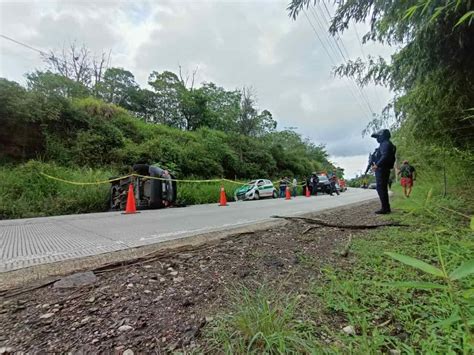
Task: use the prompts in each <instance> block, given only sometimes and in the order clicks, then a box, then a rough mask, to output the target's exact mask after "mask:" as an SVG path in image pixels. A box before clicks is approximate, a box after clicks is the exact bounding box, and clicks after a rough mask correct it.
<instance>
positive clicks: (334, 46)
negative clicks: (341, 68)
mask: <svg viewBox="0 0 474 355" xmlns="http://www.w3.org/2000/svg"><path fill="white" fill-rule="evenodd" d="M320 10H321V14H322V15H323V19H324V22H325V23H326V24H327V26H329V22H328V20H327V19H326V17H325V16H324V14H323V13H322V9H321V8H320ZM310 11H311V13H312V15H313V17H314V19H315V21H316V22H317V23H318V25H319V28H320V29H321V30H322V31H323V32H326V31H325V29H324V25H323V20H321V18H320V17H319V15H318V13H317V12H316V10H315V9H314V8H311V7H310ZM326 39H327V40H328V42H329V43H330V47H331V48H332V50H333V51H334V53H335V55H336V57H337V56H340V57H341V58H342V60H343V62H344V63H346V65H347V58H346V56H345V55H344V53H343V51H342V49H341V47H340V46H339V44H338V43H337V41H336V40H335V38H334V37H331V36H329V35H328V34H326ZM331 40H332V41H331ZM331 44H332V46H331ZM336 49H337V50H336ZM344 49H345V48H344ZM345 51H346V54H347V49H345ZM347 57H348V55H347ZM349 79H350V81H352V83H353V84H354V85H355V86H356V95H354V94H353V93H352V94H353V96H355V98H356V100H359V99H357V96H358V95H357V93H358V94H359V95H360V98H361V99H362V101H363V102H364V103H365V105H366V106H367V108H368V113H369V116H371V115H372V116H373V115H374V110H373V109H372V106H371V105H370V103H369V100H368V98H367V96H366V95H365V93H364V92H363V91H362V89H361V88H360V87H359V85H357V83H356V81H355V80H354V78H352V77H350V78H349ZM349 88H350V86H349ZM350 90H351V89H350ZM363 106H364V105H363ZM364 111H365V110H364Z"/></svg>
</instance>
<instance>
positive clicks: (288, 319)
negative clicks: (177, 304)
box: [207, 285, 320, 354]
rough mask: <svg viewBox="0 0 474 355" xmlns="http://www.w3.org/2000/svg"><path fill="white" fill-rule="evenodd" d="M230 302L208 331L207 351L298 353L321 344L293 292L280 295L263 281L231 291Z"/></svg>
mask: <svg viewBox="0 0 474 355" xmlns="http://www.w3.org/2000/svg"><path fill="white" fill-rule="evenodd" d="M230 297H231V303H232V306H231V308H230V310H229V312H228V313H227V314H226V315H223V316H221V317H219V318H218V319H217V320H216V321H215V322H214V324H213V328H212V329H211V330H210V332H209V333H208V337H209V338H208V346H209V349H207V351H209V352H217V353H220V352H224V353H226V354H242V353H250V354H261V353H271V354H283V353H285V354H301V353H309V352H312V351H313V350H314V349H318V348H320V346H319V344H318V342H317V340H316V338H315V337H314V329H313V326H312V324H311V323H310V322H308V321H307V320H304V319H303V317H302V316H303V315H302V313H301V312H298V311H297V310H298V308H300V307H301V304H302V300H301V299H300V298H299V297H298V296H295V295H286V296H283V297H282V296H281V295H279V294H278V293H277V292H275V290H271V289H270V288H268V287H267V286H265V285H262V286H261V287H259V288H258V289H256V290H250V289H248V288H246V287H244V286H241V287H240V288H237V289H235V290H233V291H231V294H230Z"/></svg>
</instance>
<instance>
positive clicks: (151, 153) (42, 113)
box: [0, 79, 330, 179]
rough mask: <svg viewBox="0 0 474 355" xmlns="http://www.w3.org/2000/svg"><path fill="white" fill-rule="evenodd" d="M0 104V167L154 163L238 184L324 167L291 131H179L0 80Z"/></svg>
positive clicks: (317, 153)
mask: <svg viewBox="0 0 474 355" xmlns="http://www.w3.org/2000/svg"><path fill="white" fill-rule="evenodd" d="M0 98H2V99H3V100H4V101H5V103H6V105H5V106H4V107H3V108H1V110H2V113H3V114H2V116H0V121H1V122H0V124H2V127H5V130H4V131H3V134H2V135H5V139H3V140H2V144H3V145H4V146H3V147H2V148H4V149H2V151H1V152H0V154H1V156H0V159H3V160H10V161H14V162H21V161H26V160H28V159H38V158H41V159H43V160H45V161H53V162H57V163H59V164H61V165H65V166H68V167H77V166H79V167H95V168H103V167H104V166H110V168H111V169H114V170H121V169H122V168H124V167H127V166H130V165H132V164H133V163H136V162H143V163H150V164H161V165H163V166H166V167H168V168H170V169H171V170H173V171H174V172H175V174H177V175H178V176H181V177H183V176H185V177H190V176H194V177H202V178H210V177H227V178H244V179H247V178H256V177H277V176H278V175H280V174H282V173H285V174H288V175H299V176H303V175H305V174H308V173H309V172H311V171H312V170H313V169H314V168H323V167H330V164H329V162H328V160H327V154H326V152H325V151H324V148H323V147H315V146H313V145H311V143H309V142H306V141H304V140H303V139H302V138H301V137H300V136H299V135H298V134H296V133H294V132H288V131H283V132H271V133H267V134H266V135H264V136H262V137H259V138H256V137H250V136H244V135H241V134H238V133H232V132H231V133H224V132H222V131H216V130H212V129H209V128H206V127H202V128H198V129H196V130H195V131H183V130H180V129H177V128H171V127H168V126H165V125H160V124H152V123H145V122H143V121H141V120H140V119H139V118H136V117H134V116H132V115H131V114H129V113H128V112H127V111H126V110H124V109H123V108H120V107H117V106H115V105H112V104H107V103H104V102H102V101H100V100H97V99H94V98H91V97H88V98H82V99H67V98H64V97H61V96H55V95H52V94H51V93H50V92H49V91H48V95H45V94H44V93H40V92H36V91H28V90H25V89H24V88H22V87H21V86H19V85H17V84H16V83H13V82H9V81H7V80H5V79H0ZM8 137H10V138H9V139H7V138H8ZM12 137H13V138H12ZM15 137H17V138H15Z"/></svg>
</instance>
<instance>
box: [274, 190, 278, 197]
mask: <svg viewBox="0 0 474 355" xmlns="http://www.w3.org/2000/svg"><path fill="white" fill-rule="evenodd" d="M273 198H278V192H277V191H276V190H273Z"/></svg>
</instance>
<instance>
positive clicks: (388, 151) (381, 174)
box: [371, 129, 397, 214]
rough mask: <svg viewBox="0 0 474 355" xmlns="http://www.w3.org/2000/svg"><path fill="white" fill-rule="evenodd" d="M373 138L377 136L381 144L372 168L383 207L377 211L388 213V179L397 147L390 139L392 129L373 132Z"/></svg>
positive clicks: (378, 212)
mask: <svg viewBox="0 0 474 355" xmlns="http://www.w3.org/2000/svg"><path fill="white" fill-rule="evenodd" d="M371 137H372V138H376V139H377V142H378V143H379V144H380V145H379V148H378V151H377V154H376V156H375V157H374V164H373V166H372V170H373V171H374V172H375V182H376V183H377V193H378V195H379V198H380V203H381V205H382V208H381V209H380V210H378V211H376V212H375V213H377V214H388V213H390V212H391V210H390V201H389V199H388V180H389V178H390V170H391V169H392V168H393V165H394V164H395V153H396V150H397V148H396V147H395V145H393V143H392V142H391V141H390V137H391V135H390V131H389V130H388V129H382V130H381V131H379V132H377V133H374V134H372V136H371Z"/></svg>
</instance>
